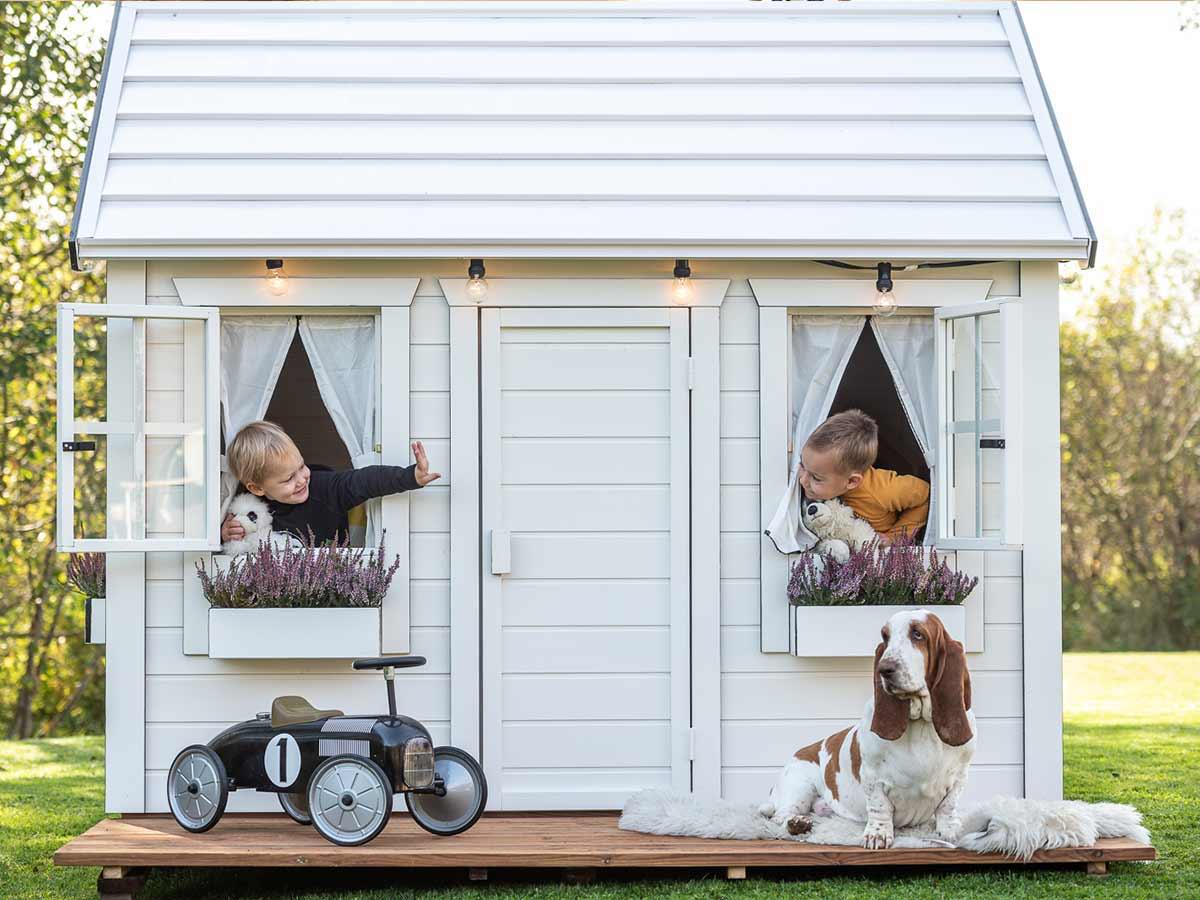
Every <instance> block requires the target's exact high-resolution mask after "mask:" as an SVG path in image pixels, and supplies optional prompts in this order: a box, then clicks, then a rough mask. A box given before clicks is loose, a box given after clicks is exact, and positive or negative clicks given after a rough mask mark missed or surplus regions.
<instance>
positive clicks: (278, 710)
mask: <svg viewBox="0 0 1200 900" xmlns="http://www.w3.org/2000/svg"><path fill="white" fill-rule="evenodd" d="M344 715H345V713H343V712H342V711H341V710H340V709H317V708H316V707H315V706H313V705H312V704H311V703H309V702H308V701H307V700H305V699H304V698H303V697H276V698H275V699H274V700H272V701H271V727H272V728H286V727H287V726H289V725H303V724H304V723H306V722H315V721H317V719H328V718H329V717H330V716H344Z"/></svg>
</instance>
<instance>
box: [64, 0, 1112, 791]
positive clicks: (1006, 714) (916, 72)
mask: <svg viewBox="0 0 1200 900" xmlns="http://www.w3.org/2000/svg"><path fill="white" fill-rule="evenodd" d="M1095 246H1096V242H1095V237H1094V234H1093V231H1092V228H1091V226H1090V223H1089V221H1088V217H1087V212H1086V210H1085V208H1084V204H1083V199H1082V197H1081V195H1080V191H1079V187H1078V185H1077V184H1076V183H1075V179H1074V176H1073V174H1072V171H1071V167H1070V163H1069V161H1068V158H1067V153H1066V149H1065V148H1064V146H1063V142H1062V139H1061V136H1060V135H1059V133H1058V130H1057V127H1056V124H1055V120H1054V115H1053V112H1052V111H1051V107H1050V102H1049V98H1048V97H1047V95H1046V89H1045V86H1044V85H1043V83H1042V81H1041V79H1040V76H1039V73H1038V68H1037V64H1036V62H1035V60H1034V58H1033V55H1032V51H1031V48H1030V43H1029V39H1028V36H1027V35H1026V33H1025V30H1024V28H1023V26H1022V23H1021V17H1020V14H1019V12H1018V10H1017V8H1016V6H1015V5H1014V4H1011V3H1007V2H971V3H921V2H906V3H873V2H863V0H854V2H850V3H834V2H827V3H800V2H795V3H783V2H754V0H737V2H724V0H721V2H706V3H690V2H679V3H650V2H645V3H643V2H636V0H633V2H603V3H602V2H556V0H549V2H525V3H508V2H462V3H457V2H433V3H424V2H371V3H358V2H295V3H293V2H272V3H258V2H254V3H247V2H202V3H189V2H126V3H121V4H120V5H119V6H118V8H117V10H116V14H115V20H114V23H113V29H112V35H111V39H110V42H109V45H108V57H107V60H106V63H105V68H104V75H103V79H102V83H101V85H100V90H99V97H98V103H97V105H96V114H95V121H94V124H93V128H92V133H91V137H90V143H89V147H88V155H87V159H86V163H85V170H84V176H83V187H82V191H81V196H80V198H79V201H78V206H77V209H76V216H75V222H74V225H73V233H72V248H73V251H74V255H75V258H76V259H77V260H78V261H80V264H82V263H83V262H86V261H88V260H105V261H107V284H108V295H107V302H106V303H104V304H64V305H63V307H62V310H61V317H60V330H59V335H60V373H61V379H62V382H61V391H60V398H59V403H60V422H59V429H60V434H59V439H60V445H59V446H60V469H59V488H60V492H61V495H60V496H61V500H60V506H59V527H60V546H61V548H62V549H63V550H75V551H80V550H100V551H104V552H105V553H107V572H108V580H107V596H106V598H105V603H104V604H103V605H102V606H101V605H97V610H96V614H97V616H98V617H99V619H98V621H97V622H94V623H93V625H94V626H96V627H95V628H94V629H93V632H94V634H95V635H96V636H97V639H100V638H99V635H100V634H101V631H102V633H103V640H104V641H105V642H106V645H107V648H106V654H107V728H106V731H107V753H106V784H107V808H108V810H110V811H113V812H123V813H136V812H149V811H163V810H165V809H166V791H165V770H166V769H167V768H168V766H169V765H170V763H171V761H172V759H173V758H174V756H175V754H176V753H177V752H178V751H179V750H180V749H181V748H182V747H184V746H186V745H188V744H192V743H196V742H203V741H206V740H208V739H210V738H211V737H212V736H213V735H215V734H216V733H217V732H218V731H219V730H221V729H222V728H224V727H225V726H227V725H228V724H230V723H233V722H235V721H239V720H243V719H247V718H252V717H253V716H254V715H255V714H256V713H257V712H259V711H262V710H266V709H268V708H269V707H270V703H271V700H272V698H274V697H275V696H277V695H283V694H299V695H303V696H304V697H306V698H307V699H308V700H309V701H311V703H312V704H313V705H315V706H317V707H323V708H330V707H336V708H339V709H343V710H347V711H353V712H362V713H369V712H375V711H378V707H379V706H380V705H381V704H380V697H381V691H380V689H379V685H378V684H377V679H378V676H377V675H376V674H373V673H369V672H368V673H355V672H352V670H351V668H350V662H349V660H350V659H351V658H353V657H356V656H363V655H378V654H380V653H384V654H402V653H414V654H420V655H423V656H425V657H427V658H428V661H429V662H428V665H427V666H425V667H424V668H419V669H412V670H409V671H406V672H404V673H402V674H400V675H398V676H397V678H398V681H397V691H398V694H399V700H400V707H401V710H402V711H404V712H407V713H409V714H411V715H413V716H415V717H417V718H419V719H421V720H422V721H424V722H425V723H426V724H428V725H429V726H430V728H431V730H432V732H433V734H434V737H435V738H436V739H437V740H438V741H441V742H448V743H453V744H454V745H457V746H459V747H462V748H464V749H467V750H469V751H470V752H472V753H473V754H475V755H476V756H478V757H479V759H480V760H481V761H482V763H483V765H484V768H485V771H486V773H487V777H488V782H489V787H490V803H489V808H492V809H503V810H552V809H563V810H576V809H614V808H618V807H620V805H621V804H622V803H623V802H624V800H625V799H626V798H627V797H628V796H629V795H630V794H631V793H632V792H634V791H636V790H638V789H641V788H644V787H649V786H673V787H675V788H678V789H683V790H691V791H693V792H695V793H696V794H698V795H701V796H704V797H716V796H718V795H721V796H725V797H728V798H737V799H745V800H755V799H760V798H762V797H763V796H764V795H765V794H766V792H767V789H768V788H769V786H770V785H771V783H772V781H773V778H774V776H775V774H776V772H777V771H778V769H779V767H780V766H781V765H782V764H783V763H784V762H785V761H786V760H787V759H788V758H789V755H790V754H791V753H792V752H793V751H795V750H796V749H797V748H799V747H801V746H803V745H805V744H807V743H809V742H811V741H813V740H815V739H817V738H820V737H823V736H825V735H827V734H829V733H831V732H832V731H834V730H836V729H837V728H840V727H842V726H843V725H844V724H849V723H850V722H852V721H853V720H855V719H857V718H858V716H859V715H860V714H861V711H862V707H863V703H864V701H865V700H866V699H867V697H868V696H869V695H870V691H871V684H870V676H869V673H870V670H871V664H872V659H871V654H872V652H873V649H874V645H875V642H876V640H877V636H878V631H879V627H880V625H881V624H882V620H881V619H880V620H878V621H877V619H879V617H877V616H872V615H870V614H869V612H868V614H867V615H866V617H865V618H864V617H863V615H862V610H861V609H856V608H844V607H843V608H839V607H825V608H821V609H819V610H817V611H816V613H813V614H812V615H803V614H801V612H802V611H801V610H797V609H793V608H792V607H791V606H790V605H789V602H788V598H787V595H786V587H787V581H788V577H789V556H788V555H786V554H785V552H783V551H786V550H789V549H795V547H796V546H799V545H801V544H803V543H804V541H805V540H806V536H805V534H804V533H803V529H801V528H799V527H798V526H797V524H796V522H795V518H794V516H793V515H792V512H791V511H790V509H789V508H788V504H787V503H786V500H787V498H788V497H789V490H790V487H789V486H790V485H791V483H792V481H793V476H794V473H795V468H794V462H795V457H796V454H797V451H798V450H799V442H802V441H803V439H804V437H805V436H806V434H807V431H810V430H811V429H812V427H813V426H814V425H815V424H816V423H817V422H819V421H821V419H823V418H824V417H825V416H826V415H827V414H828V413H829V412H831V411H837V410H838V409H845V408H849V407H862V408H865V409H867V410H868V411H871V412H873V413H874V414H875V415H876V417H877V418H878V419H879V421H880V423H881V450H880V465H881V466H885V467H887V468H893V469H896V470H898V471H903V472H907V473H909V474H916V475H920V476H921V477H924V478H927V479H928V480H929V481H930V483H931V485H932V494H933V503H932V512H931V515H930V519H929V524H928V526H927V529H926V538H925V539H926V540H927V541H929V542H930V543H932V544H933V545H934V546H935V547H936V548H937V549H938V551H939V552H940V553H941V554H943V555H944V557H945V558H946V559H947V560H949V561H950V562H951V563H952V564H953V565H954V566H956V567H957V568H958V569H960V570H962V571H964V572H968V573H971V574H973V575H976V576H978V577H979V579H980V581H979V585H978V587H977V588H976V589H975V591H974V592H973V593H972V594H971V596H970V597H969V598H968V600H967V601H966V603H965V604H964V606H963V607H962V608H961V615H960V617H959V618H958V619H956V620H955V621H954V623H953V624H952V625H951V630H952V631H955V632H957V633H956V637H959V638H960V639H961V640H962V641H963V642H964V644H965V646H966V649H967V651H968V662H969V665H970V669H971V676H972V681H973V685H974V710H975V712H976V714H977V716H978V719H979V723H980V725H979V749H978V751H977V752H976V755H975V762H974V765H973V768H972V770H971V776H970V786H969V794H971V795H973V796H974V797H975V798H980V797H985V796H990V795H992V794H993V793H997V792H999V793H1005V794H1015V795H1018V796H1021V795H1024V796H1029V797H1040V798H1049V797H1058V796H1059V795H1060V793H1061V790H1062V755H1061V708H1062V689H1061V628H1060V576H1059V570H1060V551H1059V450H1058V443H1059V403H1058V379H1059V374H1058V370H1059V361H1058V285H1059V278H1058V264H1059V261H1061V260H1077V261H1079V262H1080V263H1082V264H1083V265H1089V264H1090V263H1091V261H1092V258H1093V256H1094V253H1095ZM848 266H849V267H848ZM889 273H890V281H891V283H892V285H893V288H892V290H891V291H890V292H888V291H883V292H880V291H879V290H878V287H879V286H883V287H886V286H887V285H886V282H887V281H888V275H889ZM881 293H882V296H880V294H881ZM893 305H894V306H895V307H896V310H895V313H894V314H893V315H880V313H889V312H892V310H891V306H893ZM96 340H100V341H101V345H102V346H103V347H104V348H105V349H106V353H107V356H106V363H105V365H106V375H107V386H106V398H105V402H104V403H103V404H101V407H102V408H100V409H99V411H98V412H95V411H80V410H77V408H76V403H75V400H74V394H73V385H74V381H75V379H74V377H73V376H74V373H75V372H76V370H77V365H76V359H77V357H76V355H75V354H76V353H84V352H92V351H94V349H95V347H96V344H95V341H96ZM89 341H90V342H91V343H87V342H89ZM261 417H266V418H270V419H272V420H274V421H277V422H279V423H280V424H282V425H284V427H285V428H287V430H288V431H289V432H290V433H292V434H293V435H294V436H295V438H296V440H297V442H298V444H299V446H300V448H301V450H302V451H303V453H304V454H305V457H306V459H307V460H308V461H309V462H316V463H324V464H327V465H330V466H333V467H335V468H348V467H351V466H364V465H368V464H372V463H375V462H383V463H387V464H404V465H406V464H408V463H409V462H410V450H409V443H410V440H416V439H420V440H422V441H423V442H424V444H425V446H426V448H427V450H428V452H429V455H430V458H431V461H432V464H433V468H434V469H436V470H439V471H441V472H442V473H443V477H442V479H441V480H440V481H438V482H435V483H434V484H433V485H431V486H429V487H427V488H425V489H423V490H421V491H417V492H413V493H408V494H402V495H397V496H393V497H388V498H385V499H383V500H382V501H373V502H372V503H370V504H368V508H367V510H366V512H365V527H366V534H365V536H364V537H362V538H361V540H363V541H366V542H367V545H369V546H370V545H373V542H374V541H376V540H377V539H378V536H379V535H380V534H381V533H383V532H386V546H387V553H388V554H389V555H393V554H398V555H399V557H400V561H401V566H400V569H399V574H398V575H397V577H396V578H395V580H394V581H393V583H392V586H391V589H390V593H389V594H388V596H387V597H386V599H385V600H384V602H383V605H382V607H381V608H379V609H378V610H376V609H368V610H365V611H364V610H361V609H355V610H340V609H331V610H315V611H313V612H314V613H315V615H314V617H313V619H312V623H313V624H312V626H311V628H310V629H308V633H307V634H302V635H299V636H297V635H291V636H286V637H285V636H284V635H283V634H282V633H281V632H279V631H277V630H276V629H275V628H274V627H273V626H272V625H271V624H270V620H269V618H262V619H253V618H252V619H249V620H246V622H247V624H243V625H241V626H239V627H237V628H233V629H230V628H229V627H228V626H227V625H222V626H221V627H217V625H216V624H215V619H214V617H213V616H211V615H210V610H209V608H208V604H207V602H206V601H205V599H204V596H203V594H202V593H201V591H200V587H199V581H198V578H197V576H196V566H197V563H199V564H200V565H202V566H205V567H209V566H215V565H220V564H221V560H220V559H215V560H214V559H213V557H214V554H219V547H220V539H219V523H220V514H221V509H222V503H223V495H224V493H225V492H227V491H228V489H229V484H228V481H229V479H228V476H226V475H225V474H224V473H223V470H222V453H223V448H224V442H225V440H227V439H229V438H231V437H232V435H233V434H234V433H236V431H237V429H238V428H240V427H241V426H242V425H244V424H245V423H246V422H249V421H251V420H253V419H256V418H261ZM89 448H92V449H89ZM85 466H86V467H95V466H103V467H104V471H105V473H106V475H105V479H106V481H105V484H106V496H105V498H104V499H103V500H102V501H99V502H98V501H96V500H94V499H91V495H90V494H86V495H85V494H83V493H81V492H80V491H79V490H77V489H76V483H77V481H78V477H77V476H78V473H79V472H80V471H82V467H85ZM93 471H95V470H94V469H93ZM223 482H224V485H223ZM781 510H782V511H781ZM773 523H774V527H772V526H773ZM769 528H770V529H771V530H772V534H771V535H770V536H768V535H767V534H765V533H764V532H765V531H766V530H768V529H769ZM793 541H794V543H792V542H793ZM777 544H778V546H777ZM803 612H805V613H810V612H812V608H808V609H806V610H804V611H803ZM348 613H356V614H357V615H356V616H350V615H347V614H348ZM818 613H819V614H818ZM101 625H102V626H103V628H102V629H100V627H99V626H101ZM229 808H230V809H231V810H237V809H259V808H261V809H269V810H274V809H276V805H275V803H274V798H271V797H269V796H267V795H265V794H263V795H257V794H254V793H246V792H239V793H236V794H234V795H233V796H232V798H231V800H230V807H229Z"/></svg>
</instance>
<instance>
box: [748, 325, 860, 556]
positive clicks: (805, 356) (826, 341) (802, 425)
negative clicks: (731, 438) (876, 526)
mask: <svg viewBox="0 0 1200 900" xmlns="http://www.w3.org/2000/svg"><path fill="white" fill-rule="evenodd" d="M862 330H863V317H862V316H793V317H792V364H791V397H792V415H793V416H794V422H793V433H792V472H791V477H790V478H789V479H788V486H787V490H786V491H785V492H784V495H783V497H781V498H780V500H779V506H778V508H777V509H776V510H775V515H774V516H773V517H772V519H771V523H770V524H769V525H768V526H767V528H766V533H767V536H768V537H770V538H771V540H772V541H773V542H774V544H775V547H776V549H777V550H779V552H780V553H796V552H798V551H800V550H803V549H805V548H806V547H811V546H812V545H813V544H815V543H816V540H817V539H816V536H815V535H814V534H812V532H810V531H809V530H808V529H807V528H805V527H804V525H803V523H801V521H800V499H801V498H800V494H801V488H800V448H801V447H803V446H804V442H805V441H807V440H808V436H809V435H810V434H812V433H813V431H814V430H815V429H816V427H817V426H818V425H820V424H821V423H822V422H823V421H825V419H826V418H828V416H829V409H830V407H831V406H833V398H834V396H835V395H836V394H837V389H838V385H839V384H840V383H841V380H842V373H843V372H845V371H846V363H848V362H849V361H850V354H851V353H853V352H854V346H855V344H856V343H858V337H859V335H860V334H862Z"/></svg>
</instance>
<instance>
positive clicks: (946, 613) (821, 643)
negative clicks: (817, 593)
mask: <svg viewBox="0 0 1200 900" xmlns="http://www.w3.org/2000/svg"><path fill="white" fill-rule="evenodd" d="M790 609H791V612H790V613H789V618H790V627H789V634H790V637H791V652H792V655H794V656H867V657H873V656H874V655H875V647H876V645H878V644H879V629H880V628H882V627H883V625H884V623H885V622H887V620H888V619H889V618H891V617H892V616H893V615H895V614H896V613H898V612H900V611H901V610H906V609H927V610H929V611H930V612H932V613H933V614H934V615H936V616H937V617H938V618H939V619H941V620H942V624H943V625H945V626H946V630H947V631H949V632H950V636H951V637H953V638H954V639H955V640H958V641H962V640H964V637H965V635H966V630H967V612H966V607H964V606H963V605H961V604H960V605H957V606H923V607H922V606H792V607H791V608H790Z"/></svg>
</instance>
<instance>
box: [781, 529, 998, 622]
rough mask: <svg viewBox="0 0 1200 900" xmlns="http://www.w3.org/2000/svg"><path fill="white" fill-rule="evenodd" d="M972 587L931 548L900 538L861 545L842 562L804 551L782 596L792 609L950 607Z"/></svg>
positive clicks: (972, 583)
mask: <svg viewBox="0 0 1200 900" xmlns="http://www.w3.org/2000/svg"><path fill="white" fill-rule="evenodd" d="M978 583H979V579H978V578H971V577H969V576H967V575H964V574H963V573H962V572H956V571H954V570H953V569H951V568H950V567H949V566H948V565H947V564H946V561H945V560H941V559H938V558H937V554H936V553H935V552H934V550H933V548H932V547H923V546H921V545H919V544H914V543H913V542H912V540H911V539H907V538H901V539H897V540H895V541H894V542H893V543H891V544H883V543H881V542H880V541H877V540H876V541H871V542H869V543H867V544H864V545H863V546H862V547H860V548H859V549H858V550H854V551H852V552H851V554H850V558H849V559H848V560H846V562H844V563H839V562H837V561H836V560H834V559H832V558H830V557H827V556H824V555H823V554H820V553H818V552H817V551H816V550H813V549H810V550H805V551H804V552H802V553H800V554H799V559H797V560H796V562H795V564H794V565H793V566H792V575H791V578H790V579H789V580H788V588H787V592H788V599H789V600H790V601H791V602H792V604H793V605H795V606H888V605H897V606H933V605H943V606H945V605H950V606H956V605H958V604H960V603H962V602H963V601H964V600H966V599H967V596H968V595H969V594H970V593H971V591H972V590H974V589H975V585H976V584H978Z"/></svg>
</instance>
